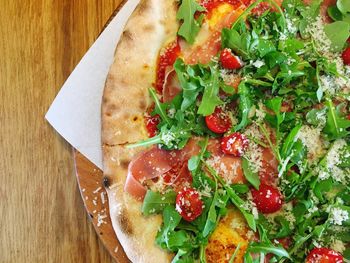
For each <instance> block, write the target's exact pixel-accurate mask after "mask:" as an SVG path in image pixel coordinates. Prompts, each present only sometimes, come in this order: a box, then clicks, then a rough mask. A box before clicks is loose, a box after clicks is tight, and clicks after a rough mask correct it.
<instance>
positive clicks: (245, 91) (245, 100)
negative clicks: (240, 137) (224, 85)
mask: <svg viewBox="0 0 350 263" xmlns="http://www.w3.org/2000/svg"><path fill="white" fill-rule="evenodd" d="M238 94H239V100H240V101H239V110H240V113H241V122H240V123H239V124H238V125H237V126H236V127H235V131H239V130H241V129H244V128H245V127H246V126H247V125H248V123H249V118H248V116H249V111H250V109H251V107H252V101H251V99H250V96H249V87H248V86H247V85H246V84H245V83H244V81H242V82H241V83H240V84H239V86H238Z"/></svg>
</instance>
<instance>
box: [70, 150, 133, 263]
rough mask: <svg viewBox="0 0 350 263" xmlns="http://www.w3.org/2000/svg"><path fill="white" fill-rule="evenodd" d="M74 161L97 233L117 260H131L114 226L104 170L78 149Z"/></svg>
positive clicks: (126, 262)
mask: <svg viewBox="0 0 350 263" xmlns="http://www.w3.org/2000/svg"><path fill="white" fill-rule="evenodd" d="M74 163H75V169H76V175H77V179H78V184H79V189H80V193H81V196H82V198H83V201H84V205H85V208H86V211H87V213H88V215H89V217H90V219H91V222H92V224H93V225H94V227H95V230H96V233H97V234H98V236H99V238H100V239H101V240H102V242H103V244H104V246H105V247H106V248H107V250H108V251H109V253H110V254H111V255H112V257H113V258H114V259H115V260H116V262H118V263H128V262H130V261H129V259H128V258H127V256H126V254H125V252H124V250H123V247H122V246H121V245H120V243H119V241H118V239H117V237H116V235H115V232H114V230H113V227H112V222H111V218H110V215H109V205H108V197H107V192H106V190H105V188H104V186H103V172H102V171H101V170H100V169H99V168H97V167H96V166H95V165H94V164H93V163H91V162H90V161H89V160H88V159H86V158H85V157H84V156H83V155H82V154H81V153H79V152H78V151H76V150H74Z"/></svg>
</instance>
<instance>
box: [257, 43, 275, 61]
mask: <svg viewBox="0 0 350 263" xmlns="http://www.w3.org/2000/svg"><path fill="white" fill-rule="evenodd" d="M257 49H258V52H259V54H260V57H264V56H265V55H267V54H268V53H270V52H272V51H276V47H275V45H274V44H273V42H272V41H270V40H265V39H260V40H259V44H258V46H257Z"/></svg>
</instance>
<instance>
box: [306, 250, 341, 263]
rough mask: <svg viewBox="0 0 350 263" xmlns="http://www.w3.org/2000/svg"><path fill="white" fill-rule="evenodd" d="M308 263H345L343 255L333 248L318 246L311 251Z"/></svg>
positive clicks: (307, 259)
mask: <svg viewBox="0 0 350 263" xmlns="http://www.w3.org/2000/svg"><path fill="white" fill-rule="evenodd" d="M306 263H343V256H342V255H341V254H340V253H338V252H336V251H334V250H332V249H329V248H325V247H320V248H317V247H316V248H314V249H312V250H311V251H310V253H309V255H308V256H307V258H306Z"/></svg>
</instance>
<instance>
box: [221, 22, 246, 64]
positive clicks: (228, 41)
mask: <svg viewBox="0 0 350 263" xmlns="http://www.w3.org/2000/svg"><path fill="white" fill-rule="evenodd" d="M221 40H222V41H221V45H222V47H223V48H230V49H232V50H233V51H234V52H235V53H236V54H238V55H240V56H242V57H243V58H248V57H249V52H248V48H247V46H246V45H244V43H243V38H242V36H241V35H240V34H239V33H238V32H237V31H236V30H235V29H228V28H224V29H222V31H221Z"/></svg>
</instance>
